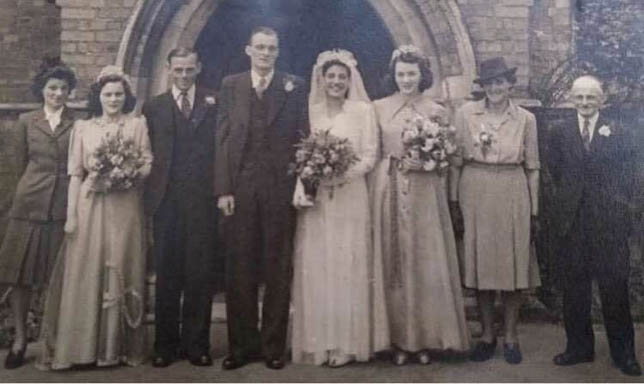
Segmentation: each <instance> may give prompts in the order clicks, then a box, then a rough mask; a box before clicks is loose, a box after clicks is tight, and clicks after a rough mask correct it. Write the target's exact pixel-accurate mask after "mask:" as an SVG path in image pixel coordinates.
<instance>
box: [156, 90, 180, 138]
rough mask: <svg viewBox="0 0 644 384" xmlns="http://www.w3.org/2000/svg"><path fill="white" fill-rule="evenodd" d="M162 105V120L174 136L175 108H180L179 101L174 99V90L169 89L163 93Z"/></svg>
mask: <svg viewBox="0 0 644 384" xmlns="http://www.w3.org/2000/svg"><path fill="white" fill-rule="evenodd" d="M161 106H162V108H161V110H160V111H159V113H160V114H161V121H163V122H164V123H165V124H163V126H164V128H165V129H166V130H167V131H168V132H169V133H170V134H171V135H172V136H173V137H174V133H175V124H174V110H175V109H177V110H179V108H178V107H177V103H176V102H175V101H174V97H173V96H172V91H168V92H166V93H165V94H164V95H163V99H161Z"/></svg>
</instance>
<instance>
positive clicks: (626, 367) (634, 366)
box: [619, 357, 642, 376]
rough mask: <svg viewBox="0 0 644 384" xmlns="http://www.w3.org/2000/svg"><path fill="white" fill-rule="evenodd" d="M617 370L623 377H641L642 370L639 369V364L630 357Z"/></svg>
mask: <svg viewBox="0 0 644 384" xmlns="http://www.w3.org/2000/svg"><path fill="white" fill-rule="evenodd" d="M619 369H620V370H621V371H622V372H623V373H624V374H625V375H629V376H642V369H641V368H640V364H639V363H638V362H637V360H636V359H635V358H634V357H630V358H628V359H626V360H624V362H623V363H622V364H621V365H620V366H619Z"/></svg>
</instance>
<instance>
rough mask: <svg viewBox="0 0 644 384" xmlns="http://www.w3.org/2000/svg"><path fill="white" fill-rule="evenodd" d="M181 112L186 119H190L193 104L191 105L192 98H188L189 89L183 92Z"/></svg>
mask: <svg viewBox="0 0 644 384" xmlns="http://www.w3.org/2000/svg"><path fill="white" fill-rule="evenodd" d="M181 113H182V114H183V116H185V118H186V119H190V114H191V113H192V106H191V105H190V100H188V91H183V92H181Z"/></svg>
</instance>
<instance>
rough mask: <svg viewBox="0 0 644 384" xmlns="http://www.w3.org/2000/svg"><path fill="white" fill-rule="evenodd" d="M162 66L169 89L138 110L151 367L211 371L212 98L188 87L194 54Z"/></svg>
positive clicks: (175, 55)
mask: <svg viewBox="0 0 644 384" xmlns="http://www.w3.org/2000/svg"><path fill="white" fill-rule="evenodd" d="M167 67H168V70H169V72H170V76H171V78H172V88H171V89H170V90H169V91H168V92H166V93H163V94H161V95H159V96H156V97H155V98H153V99H152V100H150V101H148V102H147V103H145V105H144V106H143V114H144V115H145V117H146V119H147V121H148V127H149V135H150V142H151V144H152V152H153V153H154V163H153V164H152V172H151V174H150V177H149V178H148V180H147V184H146V189H145V195H144V198H145V200H144V201H145V209H146V214H147V215H148V217H151V218H152V219H153V234H154V246H153V253H154V257H155V263H156V274H157V281H156V303H155V322H156V335H155V342H154V350H155V356H154V358H153V361H152V364H153V365H154V366H155V367H166V366H168V365H170V364H171V363H172V362H173V361H174V360H175V359H176V358H178V357H180V356H185V357H187V358H188V360H189V361H190V362H191V363H192V364H193V365H197V366H206V365H212V359H211V357H210V344H209V330H210V311H211V303H212V294H213V289H212V288H213V283H214V282H215V281H214V280H215V275H214V267H215V265H216V259H215V240H216V228H217V227H216V216H215V215H216V207H215V201H214V199H213V196H212V191H213V188H214V187H213V176H214V169H213V163H212V159H213V158H214V143H215V138H214V136H215V124H216V120H215V119H216V116H215V102H216V99H215V94H214V93H213V92H211V91H208V90H206V89H204V88H202V87H199V86H196V85H195V82H196V78H197V75H198V74H199V72H200V70H201V64H200V62H199V57H198V55H197V53H196V52H195V51H193V50H191V49H186V48H177V49H174V50H172V51H171V52H170V54H169V55H168V58H167ZM182 293H183V302H182V301H181V294H182ZM182 303H183V307H182Z"/></svg>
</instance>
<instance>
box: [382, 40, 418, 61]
mask: <svg viewBox="0 0 644 384" xmlns="http://www.w3.org/2000/svg"><path fill="white" fill-rule="evenodd" d="M408 53H413V54H415V55H418V56H420V57H422V58H424V57H425V55H424V54H423V53H422V52H421V51H420V49H419V48H418V47H417V46H415V45H413V44H406V45H401V46H400V47H398V48H396V49H395V50H394V52H393V53H392V54H391V60H389V62H390V63H393V62H394V61H396V59H398V58H399V57H400V56H401V55H403V54H408Z"/></svg>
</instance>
